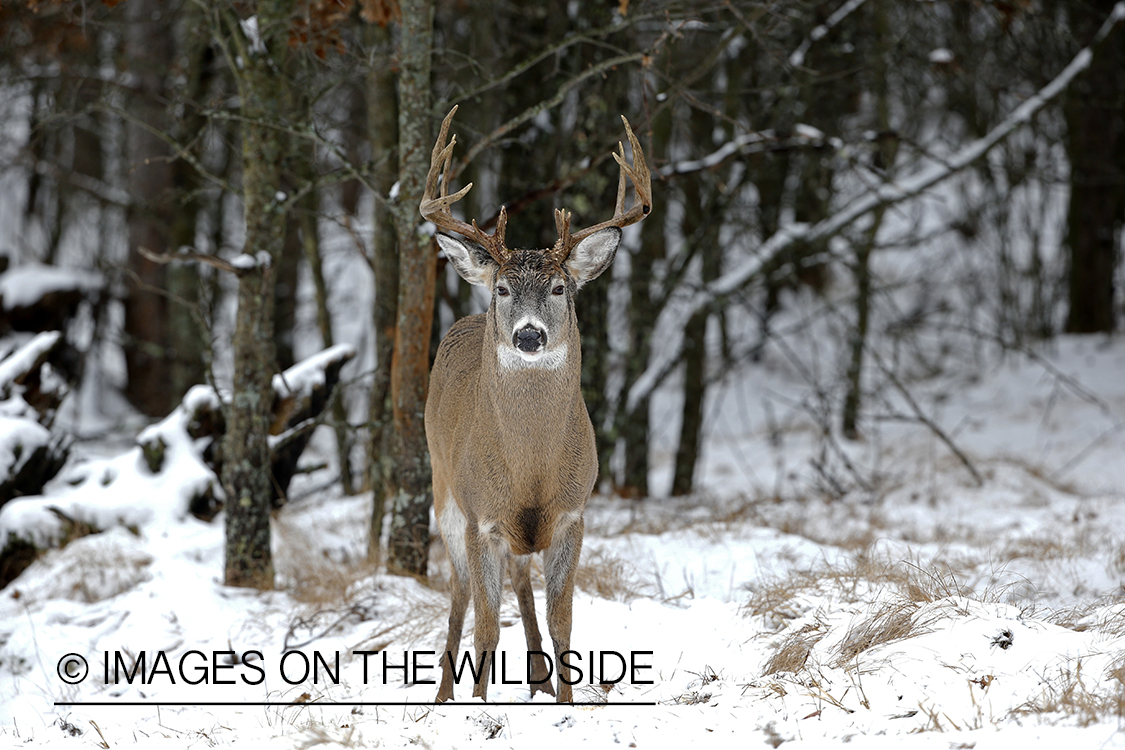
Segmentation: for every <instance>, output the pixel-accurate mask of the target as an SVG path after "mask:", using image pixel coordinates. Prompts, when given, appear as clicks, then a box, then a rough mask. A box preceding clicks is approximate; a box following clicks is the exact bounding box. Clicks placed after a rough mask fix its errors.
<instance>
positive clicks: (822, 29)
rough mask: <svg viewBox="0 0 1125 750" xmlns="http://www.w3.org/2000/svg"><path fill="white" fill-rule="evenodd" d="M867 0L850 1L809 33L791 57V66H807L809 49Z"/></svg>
mask: <svg viewBox="0 0 1125 750" xmlns="http://www.w3.org/2000/svg"><path fill="white" fill-rule="evenodd" d="M864 2H866V0H848V1H847V2H846V3H844V4H843V5H841V6H840V7H839V8H837V9H836V12H835V13H833V14H832V15H830V16H829V17H828V19H827V20H826V21H825V22H824V23H822V24H820V25H819V26H817V27H816V28H815V29H813V30H812V31H810V32H809V35H808V36H807V37H805V40H804V41H803V42H801V45H800V46H799V47H797V49H795V50H793V53H792V54H790V55H789V64H790V65H792V66H793V67H794V68H799V67H801V66H802V65H804V64H805V55H806V54H807V53H808V51H809V47H812V46H813V42H819V41H820V40H821V39H823V38H824V37H825V36H827V35H828V32H829V31H831V30H832V29H834V28H835V27H836V25H837V24H839V23H840V21H843V20H844V19H845V18H847V17H848V16H850V15H851V14H852V13H853V12H855V10H856V9H857V8H859V6H861V5H863V4H864Z"/></svg>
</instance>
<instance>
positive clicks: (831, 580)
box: [744, 551, 965, 675]
mask: <svg viewBox="0 0 1125 750" xmlns="http://www.w3.org/2000/svg"><path fill="white" fill-rule="evenodd" d="M964 594H965V589H964V587H963V586H961V585H960V583H959V582H958V580H957V577H956V575H955V574H954V573H953V572H952V571H950V570H948V569H945V568H934V569H927V568H924V567H923V566H921V565H918V564H914V563H891V562H889V561H887V560H885V559H883V558H880V557H878V556H877V555H873V554H869V553H868V552H867V551H865V552H864V553H861V554H860V555H858V556H856V557H855V558H854V559H853V561H852V562H851V564H850V565H847V566H830V565H825V566H823V567H821V568H817V569H814V570H811V571H807V572H802V573H798V574H795V575H793V576H790V577H789V578H785V579H778V580H775V581H772V582H770V583H769V584H768V585H765V586H763V587H761V588H759V589H757V590H755V591H754V593H753V594H752V595H751V597H750V599H749V601H748V602H747V604H746V605H745V607H744V612H745V614H746V615H748V616H754V617H761V618H763V619H764V621H765V623H766V625H767V627H770V626H772V627H773V629H774V630H778V629H780V628H781V627H784V625H785V623H786V622H789V621H793V620H795V619H797V618H798V617H800V616H802V614H803V613H802V612H801V611H800V609H801V605H800V600H801V598H802V596H804V595H809V596H818V597H823V596H824V595H834V596H835V597H836V598H839V599H841V600H843V601H846V602H851V603H858V604H862V603H865V602H871V601H872V600H874V601H875V602H876V603H875V604H870V605H868V606H869V607H870V608H871V609H870V611H869V612H868V613H867V614H865V615H863V616H861V617H859V618H857V620H856V621H855V623H854V624H853V625H852V626H851V628H850V629H849V630H848V632H847V633H846V634H845V636H844V638H843V639H842V640H841V642H840V643H839V644H838V645H836V646H834V647H832V651H831V653H827V654H824V655H822V658H823V663H825V664H828V665H830V666H832V667H835V668H847V667H849V666H850V665H852V664H854V663H855V662H856V660H857V658H858V657H859V655H860V654H862V653H864V652H865V651H869V650H871V649H873V648H876V647H878V646H882V645H885V644H888V643H894V642H896V641H902V640H906V639H908V638H913V637H916V636H919V635H922V634H924V633H926V632H929V623H928V621H924V620H923V619H920V618H919V612H920V611H921V610H922V608H923V607H924V606H926V605H929V604H932V603H934V602H938V601H950V602H956V601H957V600H958V597H960V596H963V595H964ZM935 617H936V615H935ZM827 634H828V627H827V625H826V624H825V623H824V622H823V621H822V620H821V619H820V618H819V617H817V618H815V619H814V621H813V622H811V623H809V624H806V625H804V626H803V627H801V628H800V629H798V630H796V631H794V632H792V633H790V634H789V635H788V636H786V637H785V638H784V639H783V640H782V641H781V643H780V644H779V645H778V647H777V650H776V651H775V652H774V654H773V655H772V656H771V657H770V658H769V660H768V661H767V662H766V664H765V667H764V669H763V671H764V674H766V675H774V674H782V673H792V674H797V673H800V672H802V671H807V665H808V661H809V656H810V654H811V653H812V651H813V649H814V648H816V646H817V645H818V644H819V643H820V642H821V641H822V640H823V639H824V638H825V637H826V635H827Z"/></svg>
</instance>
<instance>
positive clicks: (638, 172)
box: [555, 115, 652, 262]
mask: <svg viewBox="0 0 1125 750" xmlns="http://www.w3.org/2000/svg"><path fill="white" fill-rule="evenodd" d="M621 122H623V123H624V124H625V134H626V135H627V136H628V137H629V146H630V147H631V148H632V150H633V163H632V165H630V164H629V163H628V162H627V161H625V146H624V145H623V144H621V143H620V142H618V144H617V151H616V152H614V153H613V159H614V161H616V162H617V165H618V167H619V168H620V170H621V172H620V176H619V178H618V181H617V203H616V205H615V207H614V214H613V218H612V219H609V220H608V221H603V222H602V223H600V224H595V225H594V226H592V227H587V228H585V229H582V230H580V231H578V232H575V233H574V234H571V233H570V212H569V211H566V210H565V209H563V210H560V209H556V210H555V227H556V229H557V230H558V237H559V238H558V240H557V242H556V244H555V251H556V254H557V256H558V258H559V261H560V262H561V261H563V260H566V258H567V257H568V256H569V255H570V251H571V250H573V249H574V246H575V245H577V244H578V243H579V242H581V241H582V240H584V239H585V238H586V237H589V236H590V235H591V234H593V233H594V232H597V231H600V230H602V229H605V228H607V227H622V228H624V227H627V226H629V225H630V224H636V223H637V222H638V221H640V220H642V219H644V218H645V217H646V216H648V214H649V212H650V211H651V210H652V175H651V173H650V172H649V169H648V164H647V163H645V155H644V151H642V150H641V144H640V142H639V141H638V140H637V136H636V135H634V134H633V128H632V127H630V125H629V121H628V120H627V119H625V116H624V115H622V116H621ZM630 180H631V181H632V183H633V205H632V206H631V207H630V208H629V210H628V212H626V211H625V184H626V182H627V181H630Z"/></svg>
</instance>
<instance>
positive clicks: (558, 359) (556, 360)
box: [496, 344, 567, 370]
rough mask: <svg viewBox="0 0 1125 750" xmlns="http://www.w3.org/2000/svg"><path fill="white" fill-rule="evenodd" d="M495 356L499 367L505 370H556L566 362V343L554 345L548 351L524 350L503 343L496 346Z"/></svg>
mask: <svg viewBox="0 0 1125 750" xmlns="http://www.w3.org/2000/svg"><path fill="white" fill-rule="evenodd" d="M496 358H497V359H498V360H499V361H500V367H502V368H504V369H505V370H522V369H525V368H531V369H541V370H557V369H559V368H560V367H562V366H563V365H565V364H566V358H567V345H566V344H563V345H561V346H556V347H555V348H554V349H551V350H550V351H542V352H533V353H529V352H525V351H521V350H519V349H513V348H512V347H510V346H507V345H505V344H498V345H497V346H496Z"/></svg>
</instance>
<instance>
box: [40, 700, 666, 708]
mask: <svg viewBox="0 0 1125 750" xmlns="http://www.w3.org/2000/svg"><path fill="white" fill-rule="evenodd" d="M54 705H56V706H150V707H155V708H160V707H173V706H174V707H187V706H199V707H202V706H277V707H279V708H287V707H288V708H296V707H298V706H374V707H379V706H387V707H399V706H417V707H418V708H448V707H452V706H476V707H478V708H494V707H497V706H505V707H507V706H539V707H540V708H545V707H547V706H656V705H659V704H658V703H656V702H655V701H653V702H639V703H631V702H615V701H609V702H603V701H574V702H573V703H492V702H488V703H485V702H481V701H446V702H445V703H417V702H412V701H309V702H307V703H293V702H292V701H280V702H275V701H248V702H241V701H192V702H186V701H185V702H178V701H55V704H54Z"/></svg>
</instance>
